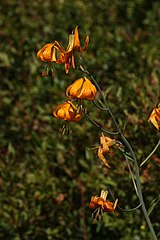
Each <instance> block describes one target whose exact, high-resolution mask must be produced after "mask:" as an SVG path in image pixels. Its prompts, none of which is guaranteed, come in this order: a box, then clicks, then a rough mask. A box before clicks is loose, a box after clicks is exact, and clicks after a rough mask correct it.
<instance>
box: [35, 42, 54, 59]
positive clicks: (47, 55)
mask: <svg viewBox="0 0 160 240" xmlns="http://www.w3.org/2000/svg"><path fill="white" fill-rule="evenodd" d="M37 58H38V59H39V60H41V61H42V62H57V57H56V49H55V47H54V43H47V44H46V45H44V46H43V47H42V48H41V49H40V50H39V51H38V52H37Z"/></svg>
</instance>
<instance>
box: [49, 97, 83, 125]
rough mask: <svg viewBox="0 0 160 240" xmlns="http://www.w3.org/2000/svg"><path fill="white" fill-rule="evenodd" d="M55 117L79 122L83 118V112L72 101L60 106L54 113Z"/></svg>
mask: <svg viewBox="0 0 160 240" xmlns="http://www.w3.org/2000/svg"><path fill="white" fill-rule="evenodd" d="M53 115H54V116H55V117H56V118H58V119H63V120H66V121H72V122H78V121H80V120H81V118H82V112H81V111H78V108H77V107H76V106H75V105H74V104H73V103H72V102H70V101H67V102H65V103H62V104H59V105H58V106H57V107H56V108H55V109H54V111H53Z"/></svg>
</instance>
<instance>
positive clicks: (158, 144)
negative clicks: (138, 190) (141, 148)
mask: <svg viewBox="0 0 160 240" xmlns="http://www.w3.org/2000/svg"><path fill="white" fill-rule="evenodd" d="M159 146H160V138H159V141H158V143H157V145H156V146H155V148H154V149H153V150H152V152H151V153H150V154H149V155H148V157H146V159H145V160H144V161H143V162H142V163H141V164H140V167H142V166H143V165H144V164H145V163H146V162H147V161H148V159H150V157H151V156H152V155H153V154H154V153H155V151H156V150H157V148H158V147H159Z"/></svg>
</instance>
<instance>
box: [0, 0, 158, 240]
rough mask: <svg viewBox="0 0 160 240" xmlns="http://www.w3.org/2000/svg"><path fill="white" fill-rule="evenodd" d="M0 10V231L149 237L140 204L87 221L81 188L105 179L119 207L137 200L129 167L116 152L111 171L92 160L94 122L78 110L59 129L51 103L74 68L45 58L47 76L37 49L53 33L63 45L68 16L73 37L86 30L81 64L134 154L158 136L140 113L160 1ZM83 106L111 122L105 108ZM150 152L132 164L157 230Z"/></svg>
mask: <svg viewBox="0 0 160 240" xmlns="http://www.w3.org/2000/svg"><path fill="white" fill-rule="evenodd" d="M0 10H1V14H0V36H1V49H0V68H1V73H0V76H1V84H0V85H1V88H0V99H1V101H0V107H1V110H0V118H1V125H0V155H1V159H0V209H1V210H0V219H1V221H0V239H8V240H28V239H29V240H37V239H38V240H47V239H48V240H50V239H52V240H53V239H54V240H56V239H57V240H61V239H62V240H64V239H70V240H75V239H76V240H78V239H83V240H86V239H96V240H100V239H101V240H102V239H108V240H112V239H117V240H120V239H123V240H125V239H126V240H128V239H132V240H138V239H150V234H149V231H148V227H147V225H146V222H145V220H144V219H143V217H142V216H143V215H142V212H141V210H136V211H135V212H132V213H126V212H121V211H119V215H118V217H115V216H114V215H112V214H106V215H105V216H104V222H100V223H97V224H92V219H91V211H90V209H89V206H88V204H89V202H90V198H91V196H93V195H98V194H99V193H100V190H101V189H105V188H106V186H110V188H111V189H112V191H113V193H114V195H115V197H118V198H119V204H120V206H121V207H123V208H128V209H129V208H132V207H135V206H136V205H137V204H138V202H137V198H136V194H135V191H134V188H133V186H132V182H131V179H130V176H129V173H128V169H127V166H126V163H125V161H124V159H123V156H122V155H120V154H115V156H114V159H113V158H110V159H109V161H110V165H111V169H110V171H108V170H106V169H105V168H104V167H103V166H102V165H101V163H100V162H99V160H98V158H97V153H96V150H94V151H91V150H90V148H92V147H93V146H95V145H96V146H98V145H99V136H100V131H99V130H98V129H95V127H94V126H92V124H91V123H90V122H87V120H86V119H82V121H81V123H77V124H75V123H73V124H72V132H73V133H72V135H71V136H63V137H62V136H61V135H60V134H59V132H58V129H59V128H60V127H61V126H62V125H63V122H61V121H57V120H56V119H55V118H54V117H53V116H52V111H53V108H54V107H55V106H56V105H57V104H58V103H61V102H63V101H65V100H66V96H65V89H66V88H67V86H68V85H69V84H70V81H71V80H75V79H76V78H77V77H81V75H80V72H76V71H70V72H69V74H68V75H66V74H65V71H64V66H63V65H59V66H54V67H53V71H54V74H55V76H54V78H51V77H45V78H42V77H41V72H42V71H43V70H44V69H45V67H47V65H45V64H42V63H40V62H39V61H38V60H37V58H36V53H37V51H38V50H39V49H40V48H41V47H42V46H43V45H44V44H45V43H48V42H53V41H54V40H55V39H56V40H57V41H60V42H61V43H62V44H64V43H66V45H67V42H68V34H69V33H70V32H71V31H72V30H73V29H74V28H75V26H77V25H78V26H79V33H80V36H81V42H82V45H83V43H84V40H85V37H86V35H88V34H89V36H90V44H89V47H88V49H87V51H86V52H85V53H84V54H83V61H84V64H85V65H86V67H87V68H88V69H89V71H90V72H91V73H92V74H93V75H94V76H95V78H96V79H97V81H98V83H99V84H100V86H101V87H102V89H103V90H104V91H106V89H108V95H107V97H108V99H109V101H110V105H111V107H112V109H113V112H114V114H115V116H116V118H117V119H118V120H119V125H120V126H121V128H122V129H123V128H124V133H125V135H126V136H127V137H128V139H129V141H130V142H131V143H132V145H133V147H134V149H135V151H136V152H137V156H138V158H139V162H141V161H143V159H144V158H145V157H146V156H147V154H149V153H150V152H151V151H152V149H153V147H154V146H155V144H156V141H157V136H156V130H155V129H154V127H153V126H151V124H150V123H148V122H147V120H148V117H149V114H150V112H151V110H152V108H153V106H154V105H155V104H157V103H158V102H159V100H160V80H159V78H160V54H159V35H160V29H159V26H160V19H159V15H160V2H159V1H156V0H154V1H145V0H135V1H131V0H127V1H120V0H115V1H114V2H112V1H109V0H107V1H106V0H100V1H86V0H77V1H71V0H67V1H63V0H57V1H50V0H46V1H42V0H37V1H31V0H28V1H13V0H5V1H4V0H3V1H1V5H0ZM64 47H66V46H64ZM70 79H71V80H70ZM110 89H111V90H110ZM86 106H87V109H88V113H89V114H90V116H92V117H93V118H94V119H95V120H96V121H97V122H98V123H100V124H103V125H104V127H105V128H106V129H109V130H113V129H112V124H111V120H110V119H108V118H107V117H106V115H104V113H101V112H100V111H97V112H95V111H94V108H93V105H92V104H91V103H86ZM146 133H147V134H146ZM159 162H160V155H159V152H158V151H157V153H156V154H154V155H153V157H152V158H151V160H149V161H148V163H147V164H145V165H144V166H143V167H142V169H141V171H140V173H141V176H142V177H141V180H142V183H143V192H144V197H145V201H146V203H147V206H148V208H149V209H150V212H151V215H150V216H151V219H152V222H153V225H154V227H155V230H156V233H157V235H158V236H159V237H160V232H159V228H160V216H159V215H158V214H157V212H158V208H159V197H158V196H159ZM156 199H157V200H156ZM150 203H152V205H150Z"/></svg>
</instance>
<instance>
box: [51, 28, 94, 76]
mask: <svg viewBox="0 0 160 240" xmlns="http://www.w3.org/2000/svg"><path fill="white" fill-rule="evenodd" d="M88 43H89V37H88V36H87V37H86V40H85V44H84V46H83V47H81V45H80V40H79V33H78V26H77V27H76V28H75V29H74V31H73V33H72V34H71V35H69V43H68V46H67V49H66V50H65V49H64V48H63V47H62V46H61V45H60V44H59V42H57V41H55V48H56V49H57V50H58V51H59V52H60V58H59V59H58V60H57V63H60V64H65V70H66V73H68V72H69V69H70V66H71V65H72V67H73V68H75V61H74V54H75V52H76V51H77V52H83V51H85V50H86V48H87V46H88Z"/></svg>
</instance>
